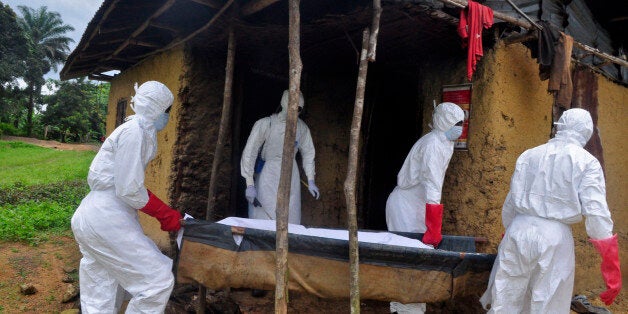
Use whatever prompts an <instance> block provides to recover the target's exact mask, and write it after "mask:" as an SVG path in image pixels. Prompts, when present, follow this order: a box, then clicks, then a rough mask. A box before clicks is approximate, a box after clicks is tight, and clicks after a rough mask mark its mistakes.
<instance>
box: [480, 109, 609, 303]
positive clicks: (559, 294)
mask: <svg viewBox="0 0 628 314" xmlns="http://www.w3.org/2000/svg"><path fill="white" fill-rule="evenodd" d="M556 125H557V133H556V136H555V137H554V138H553V139H551V140H549V142H548V143H546V144H543V145H540V146H537V147H535V148H532V149H528V150H527V151H525V152H524V153H523V154H521V156H519V158H518V159H517V164H516V167H515V171H514V174H513V176H512V180H511V182H510V192H509V193H508V196H507V197H506V201H505V202H504V206H503V208H502V222H503V224H504V227H505V228H506V232H505V234H504V237H503V239H502V241H501V243H500V244H499V249H498V253H497V259H496V260H495V264H494V266H493V269H492V272H491V277H490V280H489V285H488V289H487V290H486V292H484V295H483V296H482V298H481V299H480V302H481V303H482V306H484V308H485V309H487V308H488V305H490V311H489V313H569V312H570V303H571V302H570V301H571V297H572V295H571V294H572V290H573V283H574V268H575V255H574V240H573V237H572V234H571V227H570V226H569V225H570V224H574V223H577V222H579V221H581V220H582V216H584V217H585V218H586V224H585V226H586V231H587V234H588V235H589V237H590V241H591V242H592V243H593V245H594V246H595V248H596V249H597V250H598V251H599V253H600V255H601V256H602V267H601V269H602V276H603V278H604V281H605V283H606V287H607V290H606V291H604V292H603V293H602V294H601V295H600V297H601V299H602V300H603V301H604V302H605V303H606V304H607V305H609V304H611V303H612V302H613V300H614V299H615V297H616V296H617V294H618V293H619V291H620V290H621V272H620V269H619V255H618V246H617V235H616V234H615V235H613V234H612V231H613V221H612V220H611V215H610V212H609V210H608V205H607V204H606V187H605V183H604V173H603V171H602V167H601V166H600V163H599V162H598V160H597V159H596V158H595V157H594V156H593V155H591V154H590V153H589V152H587V151H586V150H584V148H583V146H584V145H585V144H586V143H587V141H588V140H589V138H590V137H591V134H593V122H592V120H591V115H590V114H589V112H588V111H586V110H583V109H570V110H567V111H565V112H564V113H563V114H562V116H561V117H560V119H559V120H558V122H557V123H556Z"/></svg>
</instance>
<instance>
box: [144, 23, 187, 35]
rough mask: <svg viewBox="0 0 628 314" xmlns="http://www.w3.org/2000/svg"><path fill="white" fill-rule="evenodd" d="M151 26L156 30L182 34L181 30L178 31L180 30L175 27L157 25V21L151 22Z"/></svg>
mask: <svg viewBox="0 0 628 314" xmlns="http://www.w3.org/2000/svg"><path fill="white" fill-rule="evenodd" d="M150 26H151V27H155V28H161V29H165V30H167V31H170V32H172V33H175V34H179V33H180V32H181V30H180V29H178V28H175V27H173V26H170V25H166V24H163V23H157V22H155V21H152V22H150Z"/></svg>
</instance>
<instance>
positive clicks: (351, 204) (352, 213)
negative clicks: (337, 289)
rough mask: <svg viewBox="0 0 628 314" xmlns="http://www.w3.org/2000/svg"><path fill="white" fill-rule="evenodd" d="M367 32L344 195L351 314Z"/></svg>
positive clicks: (356, 285) (355, 292)
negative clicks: (347, 236)
mask: <svg viewBox="0 0 628 314" xmlns="http://www.w3.org/2000/svg"><path fill="white" fill-rule="evenodd" d="M369 37H370V32H369V29H368V28H366V29H364V31H363V32H362V52H361V53H360V66H359V70H358V83H357V86H356V91H355V105H354V108H353V120H352V121H351V135H350V137H349V161H348V166H347V178H346V179H345V184H344V192H345V198H346V201H347V220H348V225H349V226H348V227H349V262H350V264H351V265H350V271H351V313H352V314H356V313H360V277H359V274H360V264H359V244H358V218H357V204H356V195H355V190H356V181H357V175H358V173H357V168H358V150H359V147H360V128H361V126H362V112H363V110H364V91H365V89H366V73H367V72H368V59H367V57H368V46H369Z"/></svg>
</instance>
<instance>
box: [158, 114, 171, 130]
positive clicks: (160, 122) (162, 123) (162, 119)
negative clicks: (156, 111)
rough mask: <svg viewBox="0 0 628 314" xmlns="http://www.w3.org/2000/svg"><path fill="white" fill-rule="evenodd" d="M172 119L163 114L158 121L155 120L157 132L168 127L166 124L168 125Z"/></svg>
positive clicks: (168, 115)
mask: <svg viewBox="0 0 628 314" xmlns="http://www.w3.org/2000/svg"><path fill="white" fill-rule="evenodd" d="M169 119H170V114H168V113H165V112H164V113H162V114H161V115H159V117H158V118H157V120H155V123H154V126H155V129H156V130H157V131H161V130H163V129H164V128H165V127H166V124H168V120H169Z"/></svg>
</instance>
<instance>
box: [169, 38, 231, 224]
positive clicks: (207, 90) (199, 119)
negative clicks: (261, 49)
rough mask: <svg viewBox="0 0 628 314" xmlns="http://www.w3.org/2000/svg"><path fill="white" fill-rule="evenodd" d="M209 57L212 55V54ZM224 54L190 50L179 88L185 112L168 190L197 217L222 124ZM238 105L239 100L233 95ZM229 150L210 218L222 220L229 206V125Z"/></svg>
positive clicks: (203, 211)
mask: <svg viewBox="0 0 628 314" xmlns="http://www.w3.org/2000/svg"><path fill="white" fill-rule="evenodd" d="M210 55H211V57H210ZM224 55H225V54H224V53H222V54H221V53H214V54H209V53H208V52H207V51H203V50H202V49H198V48H188V50H186V54H185V61H184V63H185V74H184V79H183V82H184V83H183V85H182V87H181V90H180V92H179V98H180V99H181V113H180V119H179V121H178V127H177V133H176V136H177V141H176V146H175V147H174V152H175V157H174V159H173V162H174V169H173V174H172V177H171V178H170V179H171V182H172V185H171V186H170V193H171V195H172V198H173V204H174V205H175V206H176V207H177V208H179V209H180V210H181V211H184V212H187V213H189V214H190V215H192V216H194V217H195V218H197V219H205V215H206V209H207V196H208V190H209V179H210V174H211V167H212V162H213V156H214V153H215V148H216V141H217V138H218V130H219V127H220V115H221V112H222V100H223V99H222V97H223V92H224V90H223V89H224V79H225V74H224V73H225V71H224V68H225V59H224V57H221V56H224ZM234 103H235V99H234ZM225 135H226V137H225V139H226V140H225V148H224V151H223V160H222V163H221V165H220V167H219V168H218V169H219V173H218V177H217V178H218V180H217V182H216V184H217V191H216V194H215V195H216V211H215V214H214V215H212V216H213V217H209V220H219V219H222V218H223V217H224V215H225V214H224V213H225V212H226V211H227V208H229V196H230V192H229V191H230V188H231V163H230V160H231V157H230V156H231V129H230V128H229V130H228V132H227V134H225Z"/></svg>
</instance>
